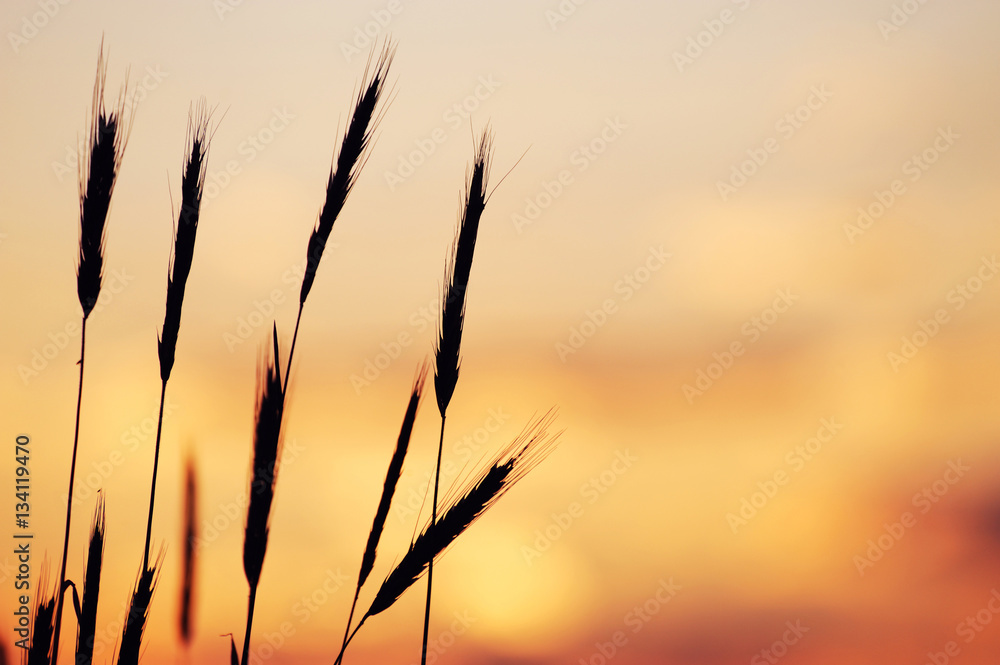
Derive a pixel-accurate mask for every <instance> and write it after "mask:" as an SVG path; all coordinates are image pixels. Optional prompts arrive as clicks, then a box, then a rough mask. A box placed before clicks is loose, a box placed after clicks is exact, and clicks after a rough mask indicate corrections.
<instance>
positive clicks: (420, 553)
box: [26, 40, 558, 665]
mask: <svg viewBox="0 0 1000 665" xmlns="http://www.w3.org/2000/svg"><path fill="white" fill-rule="evenodd" d="M103 54H104V49H103V44H102V46H101V56H100V57H99V59H98V75H97V82H96V84H95V87H94V96H93V105H92V117H91V121H90V131H89V133H88V136H87V146H86V151H85V154H86V158H85V160H83V162H82V165H81V169H80V254H79V261H78V270H77V290H78V295H79V300H80V305H81V308H82V311H83V321H82V333H81V342H80V344H81V348H80V361H79V368H80V369H79V386H78V394H77V409H76V425H75V430H74V440H73V449H72V456H71V460H70V473H69V493H68V497H69V498H68V501H67V508H66V526H65V536H64V542H63V550H62V558H61V560H60V570H59V577H58V580H57V584H56V587H55V590H54V591H53V593H52V594H51V595H45V596H43V597H40V598H39V600H38V602H37V603H36V609H35V615H34V617H33V627H32V634H31V640H30V646H29V649H28V651H27V653H26V659H27V662H28V663H30V664H34V663H38V664H39V665H41V664H42V663H49V664H50V665H56V663H57V661H58V653H59V636H60V631H61V628H62V620H63V614H64V611H63V610H64V604H65V600H66V598H67V597H70V598H72V600H73V607H74V610H75V616H76V623H77V641H76V654H75V660H76V663H77V664H78V665H89V663H91V662H92V661H93V653H94V640H95V635H96V627H97V616H98V601H99V598H100V597H101V571H102V563H103V558H104V543H105V536H106V533H107V531H106V529H107V527H106V522H105V504H104V501H103V499H102V498H100V497H99V499H98V504H97V508H96V510H95V513H94V518H93V522H92V525H91V530H90V540H89V547H88V549H87V555H86V563H85V572H84V579H83V583H82V584H83V588H82V598H81V596H80V594H79V593H78V592H77V588H76V585H75V584H74V583H73V582H72V581H71V580H69V579H67V576H66V562H67V554H68V547H69V537H70V530H71V524H72V517H73V483H74V476H75V472H76V458H77V452H78V449H79V440H80V413H81V408H82V403H83V387H84V358H85V352H86V325H87V320H88V317H89V316H90V314H91V313H92V312H93V310H94V305H95V303H96V302H97V300H98V297H99V296H100V291H101V283H102V277H103V263H104V249H105V238H106V228H107V220H108V214H109V211H110V208H111V200H112V195H113V192H114V188H115V182H116V180H117V177H118V172H119V169H120V167H121V164H122V158H123V155H124V152H125V148H126V144H127V141H128V136H129V131H130V129H131V114H130V111H131V109H129V108H126V105H125V101H124V100H125V99H126V95H125V90H122V91H121V92H120V94H119V96H118V98H117V101H116V102H115V104H114V106H113V107H111V108H110V109H109V108H108V107H107V106H106V105H105V101H104V98H105V71H106V70H105V62H104V55H103ZM394 55H395V48H394V46H393V45H392V43H391V42H390V41H388V40H387V41H386V42H385V43H384V44H382V45H381V46H379V47H377V48H376V49H375V50H373V52H372V54H371V56H369V59H368V62H367V64H366V67H365V70H364V73H363V75H362V82H361V85H360V86H359V89H358V92H357V94H356V96H355V98H354V102H353V106H352V110H351V116H350V119H349V121H348V123H347V126H346V128H345V131H344V135H343V139H342V140H341V142H340V145H339V148H338V149H337V150H336V152H335V158H334V160H333V166H332V167H331V171H330V175H329V179H328V182H327V187H326V196H325V200H324V202H323V205H322V208H321V210H320V213H319V217H318V220H317V222H316V223H315V225H314V227H313V229H312V231H311V233H310V235H309V238H308V242H307V245H306V268H305V272H304V274H303V279H302V286H301V290H300V293H299V307H298V313H297V316H296V319H295V327H294V332H293V335H292V342H291V345H290V347H289V349H288V352H287V355H288V359H287V362H286V363H285V371H284V378H282V373H281V367H282V363H281V353H280V348H279V342H278V324H277V322H275V323H274V324H273V326H272V333H271V340H270V344H268V345H267V346H266V347H265V349H263V350H262V352H261V359H260V361H259V367H258V372H257V390H256V405H255V411H254V432H253V442H252V446H251V471H250V478H249V494H248V498H249V500H248V503H247V509H246V517H245V528H244V541H243V570H244V574H245V576H246V580H247V585H248V589H249V592H248V600H247V617H246V628H245V631H244V635H243V649H242V654H240V653H239V652H238V651H237V646H236V639H235V638H234V637H233V636H232V635H230V645H231V653H230V659H231V662H232V663H234V664H236V665H239V663H243V664H244V665H248V663H249V662H250V648H251V643H252V635H253V619H254V609H255V603H256V598H257V591H258V589H259V587H260V584H261V577H262V572H263V569H264V561H265V558H266V554H267V547H268V535H269V532H270V526H271V514H272V505H273V501H274V496H275V491H276V487H277V483H278V476H279V464H278V461H279V460H280V459H281V447H282V436H283V432H284V430H285V429H286V427H287V423H285V414H286V409H285V406H286V404H285V399H286V396H287V394H288V385H289V380H290V378H291V373H292V369H293V366H292V358H293V356H294V354H295V346H296V342H297V341H298V336H299V326H300V323H301V321H302V313H303V310H304V308H305V303H306V300H307V299H308V297H309V294H310V293H311V291H312V288H313V285H314V283H315V278H316V273H317V270H318V269H319V266H320V263H321V260H322V258H323V253H324V249H325V247H326V244H327V242H328V241H329V238H330V234H331V232H332V231H333V227H334V224H335V222H336V221H337V219H338V217H339V216H340V214H341V212H342V211H343V209H344V205H345V203H346V201H347V199H348V196H349V195H350V193H351V190H352V189H353V187H354V184H355V183H356V182H357V179H358V177H359V175H360V173H361V171H362V169H363V167H364V165H365V162H366V161H367V158H368V156H369V154H370V150H371V147H372V137H373V133H374V131H375V130H376V129H377V127H378V125H379V123H380V122H381V121H382V119H383V116H384V114H385V110H386V108H387V106H388V103H387V100H386V94H387V91H388V88H387V80H388V75H389V71H390V69H391V66H392V62H393V58H394ZM213 132H214V128H213V126H212V109H211V108H209V107H208V106H207V105H206V104H205V102H204V101H201V102H198V103H195V104H193V105H192V108H191V111H190V113H189V117H188V135H187V141H186V148H187V150H186V158H185V161H184V164H183V170H182V178H181V203H180V209H179V211H178V213H177V217H176V221H175V230H174V244H173V249H172V254H171V259H170V264H169V267H168V275H167V291H166V312H165V315H164V321H163V327H162V329H161V331H160V334H159V336H158V339H157V353H158V358H159V366H160V410H159V418H158V421H157V428H156V438H155V444H154V449H153V451H152V460H151V461H152V477H151V480H150V490H149V510H148V516H147V522H146V533H145V544H144V548H143V553H142V559H141V564H140V566H139V571H138V575H137V577H136V581H135V586H134V588H133V589H132V593H131V598H130V602H129V608H128V614H127V616H126V618H125V622H124V626H123V630H122V634H121V639H120V641H119V643H118V646H117V662H118V663H119V664H121V665H127V664H134V663H138V662H139V658H140V654H141V653H142V651H143V635H144V633H145V631H146V628H147V624H148V621H149V617H150V611H151V608H152V603H153V597H154V594H155V591H156V586H157V580H158V579H159V575H160V571H161V568H162V560H163V556H162V552H161V554H159V555H155V556H151V541H152V533H153V526H154V520H153V517H154V507H155V499H156V488H157V471H158V468H159V457H160V442H161V436H162V431H163V407H164V403H165V400H166V391H167V383H168V381H169V379H170V376H171V372H172V370H173V368H174V362H175V355H176V350H177V340H178V336H179V333H180V323H181V311H182V308H183V302H184V294H185V290H186V288H187V280H188V275H189V273H190V271H191V266H192V264H193V261H194V255H195V244H196V238H197V231H198V225H199V220H200V210H201V201H202V194H203V191H204V184H205V174H206V172H207V168H208V160H209V152H210V144H211V139H212V135H213ZM492 151H493V135H492V132H491V131H490V129H489V128H488V127H487V129H485V130H484V131H483V132H482V135H481V138H480V139H479V141H478V144H477V145H476V147H475V154H474V156H473V161H472V166H471V168H470V170H469V173H468V175H467V178H466V184H465V195H464V200H463V205H462V209H461V210H460V221H459V225H458V230H457V233H456V237H455V241H454V244H453V246H452V248H451V250H450V253H449V255H448V258H447V261H446V265H445V285H444V293H443V297H442V303H441V318H440V326H439V335H438V338H437V340H436V344H435V348H434V350H433V354H434V361H433V363H431V362H429V361H427V360H425V361H424V362H423V363H422V364H421V365H420V366H419V367H418V368H417V370H416V374H415V378H414V381H413V386H412V388H411V391H410V396H409V401H408V402H407V405H406V410H405V413H404V416H403V422H402V426H401V428H400V433H399V437H398V439H397V441H396V446H395V449H394V451H393V453H392V456H391V457H390V460H389V467H388V470H387V472H386V476H385V480H384V483H383V489H382V495H381V498H380V499H379V503H378V505H377V507H375V517H374V520H373V523H372V527H371V530H370V531H369V533H368V538H367V541H366V543H365V547H364V551H363V554H362V557H361V565H360V569H359V572H358V579H357V584H356V587H355V592H354V600H353V602H352V603H351V609H350V613H349V614H348V618H347V622H346V627H345V629H344V635H343V640H342V642H341V645H340V649H339V651H336V662H337V663H340V662H341V661H342V660H343V658H344V654H345V651H346V649H347V647H348V645H349V644H350V642H351V640H352V639H353V638H354V636H355V635H356V634H357V633H358V631H359V630H360V629H361V627H362V626H363V625H364V624H365V622H366V621H368V620H369V619H370V618H372V617H374V616H375V615H378V614H381V613H382V612H385V611H386V610H388V609H389V608H390V607H392V605H393V604H394V603H395V602H396V601H397V600H398V599H399V598H400V597H401V596H402V595H403V593H405V592H406V590H407V589H409V588H410V587H412V586H414V585H415V584H416V583H417V582H418V580H420V578H421V577H422V576H423V575H424V573H425V572H426V574H427V596H426V603H425V612H424V626H423V645H422V657H421V662H422V663H423V662H426V657H427V636H428V626H429V623H430V611H431V598H432V588H433V573H434V563H435V561H436V560H437V559H438V558H439V557H440V556H441V554H442V553H443V552H444V551H445V550H446V549H447V548H448V546H449V545H451V544H452V543H453V542H454V541H455V540H456V539H457V538H458V537H459V536H460V535H461V534H462V533H463V532H464V531H465V530H466V529H468V528H469V526H470V525H472V523H473V522H475V521H476V520H477V519H478V518H479V517H480V516H482V515H483V514H484V513H485V512H486V510H488V509H489V507H490V506H492V505H493V504H494V503H496V502H497V501H498V500H499V499H500V497H501V496H503V495H504V494H505V493H506V492H507V491H508V490H509V489H510V488H511V487H512V486H513V485H514V484H515V483H516V482H517V481H518V480H520V479H521V478H523V477H524V475H525V474H527V473H528V472H529V471H530V470H531V469H532V468H534V467H535V466H536V465H537V464H538V463H539V462H540V461H541V460H542V459H543V458H544V457H545V456H546V455H547V454H548V453H549V452H550V451H551V450H552V448H553V445H554V443H555V440H556V438H557V436H558V435H557V434H553V433H550V428H551V426H552V422H553V415H552V413H551V412H549V413H548V414H546V415H545V416H542V417H541V418H538V419H535V420H534V421H533V422H531V423H529V424H528V425H527V426H526V427H525V428H524V430H523V431H522V432H521V434H520V435H519V436H518V437H517V438H515V439H514V441H513V442H511V443H510V444H509V445H508V446H506V447H504V448H503V449H502V450H501V451H499V452H498V453H497V454H496V455H495V456H494V457H493V458H491V459H489V460H488V461H487V462H486V463H485V464H484V465H483V466H482V468H481V469H480V470H478V471H474V472H473V473H472V474H471V476H470V477H469V478H468V479H467V480H465V481H464V482H460V483H458V484H457V485H456V486H455V487H453V488H452V489H451V490H450V491H449V492H448V493H447V494H446V496H445V497H444V498H443V500H440V501H439V484H440V483H439V478H440V469H441V454H442V444H443V440H444V428H445V417H446V412H447V410H448V405H449V404H450V402H451V399H452V396H453V394H454V392H455V388H456V385H457V383H458V376H459V368H460V364H461V344H462V331H463V329H464V322H465V314H466V303H467V291H468V286H469V278H470V274H471V271H472V264H473V256H474V252H475V246H476V239H477V235H478V229H479V224H480V222H481V220H482V217H483V213H484V211H485V209H486V204H487V201H488V200H489V189H488V184H489V174H490V162H491V158H492ZM432 364H433V367H434V390H435V393H436V398H437V404H438V410H439V413H440V417H441V430H440V431H441V435H440V438H439V440H438V451H437V462H436V466H435V476H434V485H433V497H432V502H431V515H430V520H429V522H428V523H427V524H426V525H424V526H423V527H422V528H421V529H420V530H419V532H416V531H415V534H416V535H415V536H414V538H413V539H412V541H411V543H410V545H409V547H408V548H407V549H406V551H405V552H404V553H403V554H402V556H400V557H397V559H396V563H395V565H394V566H393V567H392V568H391V569H390V570H389V573H388V574H387V575H386V577H385V579H384V580H383V581H382V583H381V584H380V585H379V586H378V588H377V590H376V591H375V593H374V596H373V598H372V600H371V602H370V605H369V607H368V609H367V610H366V611H365V612H364V613H363V614H361V616H360V618H359V619H357V621H355V615H356V610H357V606H358V602H359V599H360V597H361V592H362V589H363V587H364V586H365V584H366V582H367V581H368V580H369V578H370V576H371V574H372V572H373V571H374V568H375V562H376V557H377V552H378V546H379V541H380V539H381V536H382V533H383V531H384V528H385V524H386V518H387V516H388V514H389V509H390V507H391V504H392V500H393V495H394V493H395V489H396V486H397V484H398V482H399V479H400V477H401V474H402V470H403V465H404V462H405V458H406V454H407V451H408V450H409V448H410V438H411V434H412V432H413V427H414V422H415V421H416V418H417V413H418V410H419V407H420V402H421V399H422V397H423V393H424V386H425V383H426V379H427V375H428V373H429V371H430V367H431V365H432ZM184 488H185V489H184V507H183V516H184V533H183V536H182V539H183V543H182V548H181V551H182V584H181V602H180V611H179V615H178V621H177V623H178V633H179V638H180V642H181V643H182V644H183V645H185V646H187V645H188V644H190V642H191V639H192V636H193V631H194V602H195V598H196V595H197V594H196V583H195V580H196V576H195V570H196V567H197V566H196V560H195V547H194V542H195V523H196V519H197V517H196V515H197V507H196V506H197V499H196V497H197V483H196V472H195V462H194V460H193V459H192V458H190V457H189V458H188V462H187V466H186V472H185V482H184ZM43 586H44V585H43ZM67 592H71V593H69V594H68V593H67ZM105 595H106V594H105ZM335 650H336V647H335V646H334V645H331V656H333V655H334V652H335Z"/></svg>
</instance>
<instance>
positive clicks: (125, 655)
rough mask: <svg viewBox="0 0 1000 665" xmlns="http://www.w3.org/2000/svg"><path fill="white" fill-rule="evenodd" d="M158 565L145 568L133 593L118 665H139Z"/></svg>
mask: <svg viewBox="0 0 1000 665" xmlns="http://www.w3.org/2000/svg"><path fill="white" fill-rule="evenodd" d="M156 578H157V564H156V563H153V564H152V565H150V566H149V567H148V568H146V567H144V568H143V570H142V573H141V574H140V575H139V579H138V580H137V581H136V584H135V589H134V590H133V591H132V602H131V603H130V604H129V610H128V616H126V617H125V628H124V630H123V631H122V641H121V646H120V647H119V650H118V665H138V663H139V654H140V653H141V652H142V635H143V632H144V631H145V629H146V621H147V620H148V619H149V606H150V604H151V603H152V601H153V592H154V590H155V589H156Z"/></svg>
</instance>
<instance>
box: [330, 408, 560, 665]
mask: <svg viewBox="0 0 1000 665" xmlns="http://www.w3.org/2000/svg"><path fill="white" fill-rule="evenodd" d="M554 417H555V416H554V413H553V412H551V411H550V412H549V413H547V414H546V415H544V416H542V417H541V418H538V419H536V420H535V421H533V422H531V423H529V424H528V426H526V427H525V428H524V430H522V432H521V433H520V434H519V435H518V436H517V438H515V439H514V441H513V442H511V443H510V444H509V445H508V446H507V447H505V448H504V449H503V450H502V451H501V452H500V453H499V454H498V455H496V456H495V457H494V458H493V459H492V460H491V461H490V463H489V464H488V465H486V466H485V467H484V468H483V469H482V470H480V471H479V472H478V473H477V474H475V475H474V476H472V477H471V478H470V479H469V480H467V481H466V482H465V483H463V484H462V485H461V487H460V488H459V489H458V490H457V491H455V492H454V493H453V494H452V496H451V497H450V498H449V499H448V500H446V501H445V503H444V505H443V510H442V511H441V517H440V518H438V519H436V520H431V521H430V522H429V523H428V524H427V526H425V527H424V529H423V530H422V531H421V532H420V534H419V535H418V536H417V537H416V538H414V540H413V541H412V542H411V543H410V546H409V548H408V549H407V551H406V553H405V554H404V555H403V557H402V558H401V559H400V560H399V562H398V563H397V564H396V565H395V567H394V568H393V569H392V570H391V571H390V572H389V574H388V575H387V576H386V578H385V580H384V581H383V582H382V585H381V586H380V587H379V589H378V591H377V592H376V594H375V598H374V599H373V600H372V603H371V606H370V607H369V608H368V611H367V612H365V614H364V616H362V617H361V620H360V621H359V622H358V625H357V627H355V629H354V631H353V632H352V633H351V634H350V636H349V637H348V638H347V641H346V642H345V644H344V647H343V648H342V649H341V652H340V655H339V656H338V660H339V659H341V658H342V657H343V654H344V650H345V649H346V648H347V645H348V644H349V643H350V642H351V640H352V639H353V638H354V636H355V635H356V634H357V632H358V630H360V629H361V626H363V625H364V623H365V621H367V620H368V619H370V618H371V617H373V616H376V615H377V614H381V613H382V612H384V611H386V610H387V609H389V608H390V607H392V605H393V604H395V602H396V601H397V600H399V598H400V597H401V596H402V595H403V594H404V593H405V592H406V591H407V589H409V588H410V587H412V586H413V585H414V584H416V582H417V581H418V580H419V579H420V577H421V576H422V575H423V574H424V572H425V571H428V572H429V570H430V566H431V564H432V563H433V562H434V561H435V560H436V559H438V558H439V557H440V556H441V554H442V553H443V552H444V551H445V550H446V549H447V548H448V546H449V545H451V544H452V543H453V542H455V539H457V538H458V537H459V536H460V535H462V534H463V533H465V531H466V530H467V529H468V528H469V527H470V526H471V525H472V524H473V523H475V522H476V521H477V520H478V519H479V518H480V517H482V516H483V514H485V513H486V511H487V510H489V508H490V507H491V506H493V505H494V504H495V503H496V502H497V501H498V500H499V499H500V497H502V496H503V495H504V494H506V493H507V492H508V491H509V490H510V489H511V487H513V486H514V484H516V483H517V482H518V481H519V480H521V479H522V478H524V476H526V475H527V474H528V472H530V471H531V470H532V469H533V468H535V467H536V466H538V464H539V463H540V462H541V461H542V460H543V459H545V457H546V456H547V455H548V454H549V453H550V452H552V450H553V448H554V447H555V443H556V440H557V439H558V436H559V434H558V433H555V434H552V433H550V432H549V428H550V427H551V425H552V422H553V420H554Z"/></svg>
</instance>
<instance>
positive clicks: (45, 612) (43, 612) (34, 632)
mask: <svg viewBox="0 0 1000 665" xmlns="http://www.w3.org/2000/svg"><path fill="white" fill-rule="evenodd" d="M44 587H45V581H44V579H43V580H42V581H41V582H40V583H39V585H38V588H39V589H42V588H44ZM55 611H56V599H55V596H52V597H50V598H49V599H48V600H42V599H41V598H40V599H39V601H38V604H37V605H36V606H35V620H34V622H33V623H32V628H31V641H30V643H29V644H28V652H27V654H26V658H25V662H27V664H28V665H49V654H50V653H51V651H52V634H53V632H54V631H55Z"/></svg>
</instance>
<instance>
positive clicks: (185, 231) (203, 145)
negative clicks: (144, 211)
mask: <svg viewBox="0 0 1000 665" xmlns="http://www.w3.org/2000/svg"><path fill="white" fill-rule="evenodd" d="M211 115H212V113H211V110H209V109H208V108H207V107H206V105H205V101H204V100H201V101H200V102H198V103H197V104H195V105H193V106H192V108H191V111H190V112H189V113H188V130H187V143H188V145H189V150H188V154H187V157H186V159H185V161H184V175H183V177H182V178H181V209H180V214H179V215H178V218H177V230H176V232H175V234H174V251H173V256H172V257H171V272H170V274H169V275H168V276H167V311H166V315H165V316H164V319H163V334H162V335H161V336H160V338H159V340H158V341H157V351H158V353H159V357H160V378H161V379H162V380H163V381H166V380H167V379H169V378H170V370H171V369H173V366H174V353H175V352H176V350H177V334H178V332H179V331H180V327H181V305H182V304H183V302H184V288H185V286H186V284H187V278H188V274H189V273H190V272H191V263H192V261H193V259H194V244H195V238H196V236H197V232H198V219H199V216H200V213H201V197H202V194H203V193H204V190H205V174H206V172H207V169H208V148H209V142H210V138H211V137H210V135H209V127H208V123H209V120H210V119H211Z"/></svg>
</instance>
